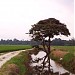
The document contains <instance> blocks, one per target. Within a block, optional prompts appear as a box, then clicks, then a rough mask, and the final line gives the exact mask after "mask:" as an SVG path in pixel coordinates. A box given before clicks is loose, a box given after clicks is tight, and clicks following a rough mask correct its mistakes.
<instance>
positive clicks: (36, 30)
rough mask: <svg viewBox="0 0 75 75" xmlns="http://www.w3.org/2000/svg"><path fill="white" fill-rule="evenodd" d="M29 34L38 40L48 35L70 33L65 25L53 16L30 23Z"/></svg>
mask: <svg viewBox="0 0 75 75" xmlns="http://www.w3.org/2000/svg"><path fill="white" fill-rule="evenodd" d="M30 34H32V37H33V38H35V39H38V40H42V38H46V37H48V36H49V37H50V38H53V37H54V35H65V36H68V35H70V33H69V30H68V29H67V27H66V25H65V24H64V23H61V22H60V21H59V20H57V19H55V18H49V19H45V20H40V21H39V22H38V23H36V24H34V25H32V28H31V29H30Z"/></svg>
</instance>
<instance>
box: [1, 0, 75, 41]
mask: <svg viewBox="0 0 75 75" xmlns="http://www.w3.org/2000/svg"><path fill="white" fill-rule="evenodd" d="M47 18H56V19H58V20H60V22H62V23H65V24H66V25H67V28H68V29H69V31H70V33H71V35H70V36H69V37H65V36H58V38H61V39H71V38H73V37H75V34H74V32H75V31H74V29H75V26H74V0H0V39H5V40H6V39H14V38H16V39H19V40H23V39H24V40H29V39H30V37H29V35H28V34H25V33H28V32H29V29H30V28H31V25H33V24H36V23H37V22H38V21H40V20H44V19H47ZM56 37H57V36H55V38H56Z"/></svg>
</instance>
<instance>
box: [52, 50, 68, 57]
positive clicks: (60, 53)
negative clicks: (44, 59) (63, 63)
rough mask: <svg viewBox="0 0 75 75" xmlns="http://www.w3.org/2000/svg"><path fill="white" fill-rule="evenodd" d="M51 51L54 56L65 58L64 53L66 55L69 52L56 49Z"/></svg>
mask: <svg viewBox="0 0 75 75" xmlns="http://www.w3.org/2000/svg"><path fill="white" fill-rule="evenodd" d="M51 53H52V55H54V57H58V58H63V57H64V55H66V54H67V53H68V52H65V51H60V50H55V51H52V52H51Z"/></svg>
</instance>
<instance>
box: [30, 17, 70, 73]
mask: <svg viewBox="0 0 75 75" xmlns="http://www.w3.org/2000/svg"><path fill="white" fill-rule="evenodd" d="M29 32H30V34H31V36H32V38H33V39H34V40H36V41H42V46H43V50H44V51H45V52H46V56H45V57H44V61H43V68H44V63H45V59H46V58H47V59H48V63H49V65H48V70H49V72H50V52H51V48H50V46H51V45H50V44H51V38H53V37H54V35H65V36H68V35H70V33H69V30H68V29H67V27H66V25H65V24H64V23H61V22H60V21H59V20H57V19H55V18H49V19H45V20H40V21H39V22H38V23H36V24H34V25H32V28H31V29H30V31H29ZM46 47H47V48H46Z"/></svg>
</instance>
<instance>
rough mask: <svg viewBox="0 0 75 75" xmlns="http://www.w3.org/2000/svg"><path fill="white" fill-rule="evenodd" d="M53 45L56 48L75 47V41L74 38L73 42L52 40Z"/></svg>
mask: <svg viewBox="0 0 75 75" xmlns="http://www.w3.org/2000/svg"><path fill="white" fill-rule="evenodd" d="M51 45H55V46H59V45H60V46H75V39H74V38H72V39H71V40H61V39H60V38H58V39H57V38H55V39H54V40H52V43H51Z"/></svg>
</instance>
